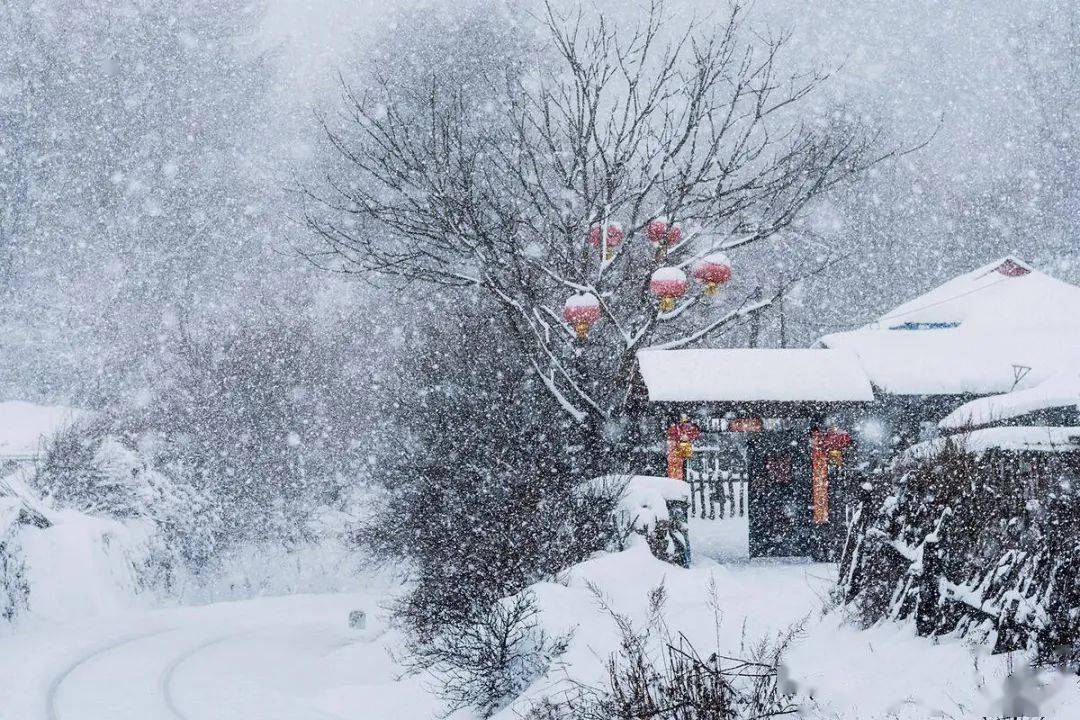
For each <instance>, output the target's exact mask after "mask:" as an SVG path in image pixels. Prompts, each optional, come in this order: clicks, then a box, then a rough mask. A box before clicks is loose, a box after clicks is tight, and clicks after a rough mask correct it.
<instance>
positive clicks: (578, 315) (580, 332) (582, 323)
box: [563, 293, 600, 341]
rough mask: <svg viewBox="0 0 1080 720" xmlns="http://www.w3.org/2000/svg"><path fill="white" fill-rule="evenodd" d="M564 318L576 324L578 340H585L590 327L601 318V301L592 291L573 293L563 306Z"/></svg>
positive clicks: (575, 329)
mask: <svg viewBox="0 0 1080 720" xmlns="http://www.w3.org/2000/svg"><path fill="white" fill-rule="evenodd" d="M563 319H564V320H566V322H568V323H569V324H571V325H573V326H574V331H575V332H576V333H577V336H578V340H581V341H584V340H585V339H586V338H588V336H589V328H591V327H592V326H593V325H594V324H595V323H596V321H597V320H599V319H600V301H599V300H597V299H596V296H595V295H593V294H592V293H578V294H577V295H571V296H570V297H569V298H568V299H567V300H566V304H565V305H564V306H563Z"/></svg>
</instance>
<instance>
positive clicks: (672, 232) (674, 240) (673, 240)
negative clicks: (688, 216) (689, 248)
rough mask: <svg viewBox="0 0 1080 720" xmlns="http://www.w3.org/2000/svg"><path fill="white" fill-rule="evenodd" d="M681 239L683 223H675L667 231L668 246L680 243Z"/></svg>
mask: <svg viewBox="0 0 1080 720" xmlns="http://www.w3.org/2000/svg"><path fill="white" fill-rule="evenodd" d="M680 240H682V225H680V224H679V223H675V224H674V225H672V226H671V227H670V228H668V231H667V244H668V247H671V246H672V245H678V244H679V241H680Z"/></svg>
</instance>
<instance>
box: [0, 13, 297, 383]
mask: <svg viewBox="0 0 1080 720" xmlns="http://www.w3.org/2000/svg"><path fill="white" fill-rule="evenodd" d="M259 18H260V13H259V4H258V3H246V2H240V1H239V0H236V1H234V0H225V1H224V2H218V3H214V7H213V10H212V11H210V9H209V8H208V7H206V6H201V5H198V4H193V3H189V2H186V1H185V0H164V1H162V2H153V3H138V4H135V5H130V4H128V5H123V6H121V5H117V4H115V3H109V2H101V1H99V0H91V1H90V2H73V1H70V0H52V1H50V2H26V1H25V0H11V1H10V2H4V3H0V87H2V88H3V90H2V91H0V148H2V151H0V262H2V263H3V264H2V265H0V272H6V273H7V274H8V276H9V280H11V279H12V278H11V276H10V270H11V268H12V267H13V263H17V265H18V267H19V274H18V278H16V279H17V289H21V290H22V292H19V293H17V294H14V295H12V296H11V297H9V302H8V303H7V304H6V306H5V313H4V315H5V316H4V323H5V328H6V329H7V332H6V336H7V337H8V342H6V343H5V344H4V352H5V353H8V355H5V360H6V361H7V362H8V364H9V366H10V367H11V368H12V375H11V376H10V377H9V378H6V382H8V383H10V384H18V385H19V386H20V387H19V390H18V392H20V393H22V394H26V393H27V390H26V389H25V388H26V387H27V386H29V387H30V388H32V390H34V391H38V392H40V393H42V394H49V393H55V392H57V390H58V389H57V388H50V387H48V386H47V385H46V383H49V382H57V381H59V382H60V383H61V384H62V386H63V389H62V390H60V392H62V393H63V394H78V395H80V396H82V397H80V400H82V401H83V402H87V401H90V402H101V401H102V400H103V399H104V398H105V397H106V396H110V395H112V394H113V393H114V392H115V389H116V388H117V387H118V386H119V385H121V384H123V383H124V382H127V381H132V380H133V379H134V378H137V377H138V375H139V371H140V369H141V368H140V365H141V361H142V360H144V359H152V358H154V357H155V356H158V355H160V354H161V352H162V348H161V344H160V342H159V340H160V338H161V337H162V336H163V335H168V334H169V333H170V331H171V330H172V329H173V328H174V326H175V324H176V323H177V322H178V320H186V321H187V322H188V323H189V325H190V324H191V323H192V322H197V318H200V319H201V318H205V317H207V316H212V317H214V319H215V320H217V321H220V319H221V317H222V316H223V315H227V314H228V311H229V310H230V309H231V308H232V307H235V306H236V305H239V304H242V303H246V302H251V303H252V304H253V305H254V304H257V301H254V299H253V298H251V297H250V296H251V295H254V294H257V293H260V292H261V291H262V286H263V285H264V284H265V283H266V275H265V272H264V271H265V269H266V267H267V265H268V259H269V258H271V257H272V254H271V253H270V252H268V248H267V247H266V234H267V230H268V229H270V228H273V227H277V226H278V223H280V222H281V220H280V218H278V217H277V216H271V214H269V213H267V212H266V211H265V208H266V206H267V199H266V190H267V187H268V186H269V185H270V182H269V181H268V180H267V179H265V178H264V177H263V175H264V173H265V172H266V170H267V166H266V163H265V159H264V158H261V157H260V158H257V157H256V155H255V153H256V151H257V150H260V149H261V147H260V146H259V145H257V144H256V142H255V140H254V138H256V137H258V136H259V134H260V129H261V123H263V122H265V117H266V113H265V112H264V109H263V103H264V102H265V101H266V88H267V86H268V84H269V82H270V77H269V70H268V68H267V67H266V56H265V53H263V52H259V51H258V49H257V48H254V47H251V46H250V43H251V41H250V37H251V34H252V33H253V32H254V30H255V29H256V28H257V26H258V22H259ZM18 353H25V354H33V355H34V356H35V357H36V360H35V363H33V367H32V368H24V367H23V363H19V362H17V361H16V360H17V357H16V355H17V354H18ZM136 360H137V361H138V362H137V361H136ZM14 373H18V374H17V375H15V374H14Z"/></svg>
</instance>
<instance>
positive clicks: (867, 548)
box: [838, 440, 1080, 664]
mask: <svg viewBox="0 0 1080 720" xmlns="http://www.w3.org/2000/svg"><path fill="white" fill-rule="evenodd" d="M1078 477H1080V462H1078V458H1077V457H1076V456H1075V455H1074V454H1068V453H1061V454H1056V453H1013V452H1004V451H1001V450H989V451H987V452H984V453H980V454H975V453H972V452H968V451H967V450H966V449H965V448H964V447H963V446H962V444H961V443H960V442H959V441H954V440H949V441H947V442H946V443H945V444H944V445H943V448H942V450H941V452H940V453H938V454H935V455H932V456H929V457H926V458H923V459H921V460H918V461H916V462H914V463H910V464H907V465H903V466H899V467H897V468H896V469H894V471H893V472H892V474H891V475H890V476H889V477H887V478H886V482H885V483H883V484H881V485H879V486H876V487H875V486H871V485H867V486H864V489H863V497H862V498H861V501H860V504H859V508H858V510H857V513H856V515H855V519H854V522H853V524H852V526H851V529H850V531H849V534H848V539H847V543H846V546H845V549H844V554H843V558H842V560H841V575H840V577H841V580H840V584H839V587H838V595H839V598H840V599H841V600H842V601H843V602H844V603H845V604H846V605H847V607H848V609H849V611H850V612H851V614H852V617H853V618H854V619H855V620H856V621H857V622H859V623H860V624H863V625H868V624H872V623H875V622H879V621H881V620H885V619H893V620H902V619H911V620H913V621H914V624H915V629H916V631H917V632H918V633H919V634H920V635H944V634H949V633H956V634H958V635H963V636H969V637H972V638H974V639H976V640H979V641H986V642H988V643H990V644H991V645H992V646H993V649H994V651H995V652H1006V651H1010V650H1021V649H1025V650H1030V651H1031V652H1032V653H1033V654H1034V655H1035V656H1036V658H1037V659H1039V660H1041V661H1044V662H1053V663H1057V662H1059V661H1061V660H1062V659H1063V658H1064V659H1066V661H1068V662H1072V663H1074V664H1075V663H1076V662H1077V661H1078V660H1080V588H1078V586H1077V584H1076V583H1075V580H1074V579H1075V577H1076V575H1077V573H1078V572H1080V540H1078V538H1080V514H1078V513H1077V512H1076V504H1077V501H1078V499H1080V498H1078V494H1077V493H1078V489H1080V487H1078V486H1077V479H1078Z"/></svg>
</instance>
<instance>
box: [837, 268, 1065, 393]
mask: <svg viewBox="0 0 1080 720" xmlns="http://www.w3.org/2000/svg"><path fill="white" fill-rule="evenodd" d="M1007 263H1012V265H1007ZM1003 265H1005V267H1006V268H1008V267H1014V266H1015V267H1022V268H1023V269H1026V270H1028V272H1026V273H1025V274H1023V275H1019V276H1016V275H1008V274H1004V273H1003V272H1001V271H1000V270H999V269H1000V268H1002V266H1003ZM1078 337H1080V287H1076V286H1074V285H1070V284H1068V283H1065V282H1062V281H1060V280H1057V279H1055V278H1052V277H1050V276H1049V275H1046V274H1044V273H1042V272H1039V271H1038V270H1035V269H1032V268H1030V267H1029V266H1028V265H1027V264H1026V263H1023V261H1021V260H1019V259H1017V258H1015V257H1013V256H1006V257H1004V258H1001V259H999V260H995V261H994V262H992V263H989V264H987V265H985V266H983V267H981V268H979V269H977V270H974V271H973V272H970V273H967V274H965V275H961V276H960V277H957V278H954V279H953V280H950V281H949V282H947V283H945V284H943V285H941V286H940V287H938V288H935V289H934V290H931V291H930V292H928V293H925V294H923V295H920V296H919V297H917V298H915V299H913V300H910V301H908V302H905V303H903V304H902V305H900V306H898V307H896V308H895V309H893V310H891V311H890V312H887V313H885V314H884V315H882V316H881V317H880V318H879V319H878V320H877V321H876V322H873V323H871V324H869V325H866V326H865V327H862V328H860V329H858V330H852V331H848V332H840V333H833V334H831V335H826V336H824V337H823V338H821V339H820V341H819V344H820V345H822V346H824V347H827V348H836V349H843V350H848V351H850V352H852V353H854V354H855V355H856V356H857V357H858V359H859V362H860V363H861V364H862V367H863V369H864V370H865V371H866V374H867V375H868V376H869V378H870V381H871V382H872V383H873V384H874V386H875V387H877V388H880V389H881V390H883V391H885V392H886V393H891V394H897V395H939V394H947V395H954V394H956V395H959V394H966V393H970V394H976V395H985V394H989V393H1001V392H1007V391H1009V390H1011V389H1013V386H1014V385H1016V386H1017V387H1018V388H1021V389H1023V388H1026V387H1031V386H1033V385H1035V384H1037V383H1039V382H1042V381H1043V380H1045V379H1047V378H1049V377H1051V376H1053V375H1055V374H1057V373H1059V372H1062V371H1063V370H1065V369H1068V368H1073V367H1077V366H1080V343H1077V342H1075V339H1076V338H1078ZM1023 368H1030V371H1029V372H1027V373H1026V375H1024V376H1023V377H1021V378H1020V380H1019V382H1017V375H1018V372H1020V373H1023V372H1024V371H1023Z"/></svg>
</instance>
